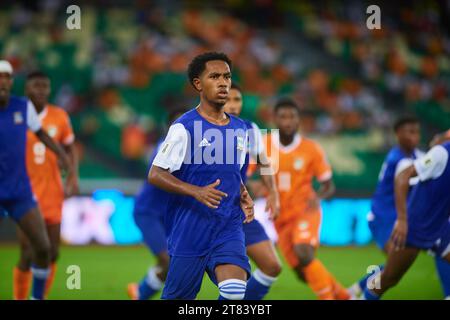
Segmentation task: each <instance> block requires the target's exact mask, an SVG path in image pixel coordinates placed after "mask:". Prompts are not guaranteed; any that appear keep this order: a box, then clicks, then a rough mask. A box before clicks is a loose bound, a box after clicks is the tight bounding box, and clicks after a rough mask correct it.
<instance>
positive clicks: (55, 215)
mask: <svg viewBox="0 0 450 320" xmlns="http://www.w3.org/2000/svg"><path fill="white" fill-rule="evenodd" d="M39 210H40V211H41V215H42V217H43V218H44V222H45V224H46V225H52V224H60V223H61V220H62V203H61V204H60V205H59V204H53V205H52V206H45V207H41V206H39Z"/></svg>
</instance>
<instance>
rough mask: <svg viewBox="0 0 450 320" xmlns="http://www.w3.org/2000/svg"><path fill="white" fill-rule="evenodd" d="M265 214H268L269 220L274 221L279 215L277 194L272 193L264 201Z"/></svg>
mask: <svg viewBox="0 0 450 320" xmlns="http://www.w3.org/2000/svg"><path fill="white" fill-rule="evenodd" d="M265 211H266V212H269V219H270V220H275V219H276V218H278V216H279V215H280V196H279V195H278V192H276V191H272V192H270V193H269V195H268V196H267V199H266V208H265Z"/></svg>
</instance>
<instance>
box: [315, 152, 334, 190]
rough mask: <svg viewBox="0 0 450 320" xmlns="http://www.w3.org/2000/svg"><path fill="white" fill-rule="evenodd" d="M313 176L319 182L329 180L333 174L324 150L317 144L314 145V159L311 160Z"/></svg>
mask: <svg viewBox="0 0 450 320" xmlns="http://www.w3.org/2000/svg"><path fill="white" fill-rule="evenodd" d="M313 170H314V176H315V177H316V179H317V180H318V181H319V182H324V181H327V180H330V179H331V177H332V176H333V172H332V170H331V166H330V164H329V163H328V160H327V157H326V155H325V152H324V151H323V149H322V147H320V146H319V145H318V144H315V146H314V160H313Z"/></svg>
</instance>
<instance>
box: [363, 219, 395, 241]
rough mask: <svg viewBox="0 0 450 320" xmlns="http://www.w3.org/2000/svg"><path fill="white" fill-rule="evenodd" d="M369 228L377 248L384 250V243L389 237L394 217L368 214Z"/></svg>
mask: <svg viewBox="0 0 450 320" xmlns="http://www.w3.org/2000/svg"><path fill="white" fill-rule="evenodd" d="M368 220H369V228H370V231H371V232H372V236H373V238H374V240H375V243H376V244H377V246H378V247H379V248H380V249H381V250H384V248H385V246H386V243H387V242H388V241H389V238H390V237H391V233H392V229H393V228H394V224H395V220H396V217H393V216H381V215H375V214H373V213H369V217H368Z"/></svg>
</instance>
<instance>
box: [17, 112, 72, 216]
mask: <svg viewBox="0 0 450 320" xmlns="http://www.w3.org/2000/svg"><path fill="white" fill-rule="evenodd" d="M39 118H40V120H41V123H42V128H43V129H44V130H45V131H46V132H47V133H48V135H49V136H50V137H51V138H52V139H53V140H54V141H55V142H57V143H59V144H62V145H69V144H72V143H73V142H74V140H75V136H74V134H73V131H72V126H71V124H70V119H69V116H68V114H67V113H66V111H64V110H63V109H61V108H58V107H56V106H52V105H47V106H46V107H45V109H44V110H43V111H42V112H41V113H40V114H39ZM26 163H27V171H28V175H29V177H30V181H31V187H32V189H33V192H34V194H35V195H36V197H37V199H38V203H39V208H40V209H41V212H42V214H43V216H44V219H45V220H46V222H47V223H48V222H53V223H59V222H60V217H61V210H62V203H63V201H64V189H63V184H62V179H61V173H60V170H59V166H58V158H57V156H56V154H54V153H53V152H52V151H50V150H47V147H46V146H45V145H44V144H43V143H42V142H41V141H40V140H39V139H38V138H37V137H36V135H35V134H34V133H33V132H31V131H30V130H28V133H27V152H26Z"/></svg>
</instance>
